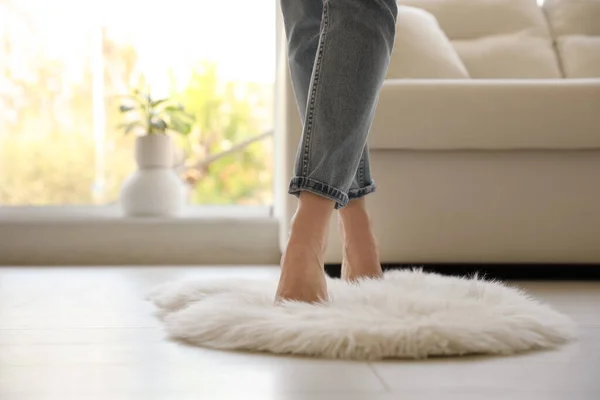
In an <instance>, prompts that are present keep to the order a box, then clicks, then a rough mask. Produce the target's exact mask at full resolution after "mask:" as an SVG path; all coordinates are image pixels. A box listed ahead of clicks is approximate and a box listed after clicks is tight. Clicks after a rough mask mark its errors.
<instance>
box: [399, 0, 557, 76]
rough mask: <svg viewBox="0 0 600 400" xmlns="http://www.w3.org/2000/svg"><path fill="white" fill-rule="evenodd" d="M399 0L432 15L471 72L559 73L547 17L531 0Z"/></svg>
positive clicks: (511, 74) (471, 73)
mask: <svg viewBox="0 0 600 400" xmlns="http://www.w3.org/2000/svg"><path fill="white" fill-rule="evenodd" d="M400 3H401V4H407V5H410V6H414V7H419V8H423V9H425V10H427V11H429V12H431V13H432V14H433V15H434V16H435V17H436V18H437V20H438V22H439V24H440V26H441V28H442V29H443V30H444V32H445V33H446V35H447V36H448V38H449V39H450V41H451V42H452V44H453V45H454V47H455V48H456V50H457V52H458V55H459V56H460V58H461V59H462V61H463V62H464V64H465V66H466V67H467V70H468V72H469V75H470V76H471V77H472V78H559V77H561V73H560V68H559V64H558V60H557V57H556V54H555V52H554V48H553V45H552V39H551V36H550V33H549V30H548V23H547V21H546V19H545V17H544V13H543V11H542V10H541V9H540V7H539V6H538V5H537V2H536V0H401V1H400ZM398 23H401V21H400V20H399V21H398Z"/></svg>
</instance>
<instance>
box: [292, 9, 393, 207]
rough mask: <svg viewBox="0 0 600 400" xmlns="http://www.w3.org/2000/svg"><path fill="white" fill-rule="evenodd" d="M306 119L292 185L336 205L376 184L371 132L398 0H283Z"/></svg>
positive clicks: (296, 190) (295, 82) (294, 73)
mask: <svg viewBox="0 0 600 400" xmlns="http://www.w3.org/2000/svg"><path fill="white" fill-rule="evenodd" d="M281 9H282V13H283V19H284V25H285V31H286V36H287V45H288V59H289V60H288V61H289V67H290V73H291V78H292V85H293V88H294V94H295V96H296V101H297V103H298V109H299V111H300V116H301V119H302V121H303V130H302V138H301V141H300V144H299V146H298V152H297V154H296V162H295V167H294V176H293V178H292V180H291V182H290V187H289V193H290V194H294V195H299V193H300V192H301V191H304V190H305V191H310V192H312V193H315V194H318V195H321V196H324V197H327V198H329V199H332V200H334V201H335V202H336V208H341V207H344V206H346V205H347V204H348V201H349V200H351V199H354V198H358V197H362V196H365V195H367V194H369V193H371V192H373V191H374V190H375V183H374V182H373V180H372V178H371V174H370V165H369V149H368V147H367V136H368V133H369V129H370V127H371V123H372V121H373V116H374V114H375V108H376V105H377V101H378V98H379V91H380V90H381V86H382V85H383V82H384V80H385V76H386V73H387V68H388V65H389V61H390V55H391V52H392V48H393V45H394V36H395V32H396V29H395V28H396V17H397V15H398V6H397V4H396V0H281Z"/></svg>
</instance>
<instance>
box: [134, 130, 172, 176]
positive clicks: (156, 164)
mask: <svg viewBox="0 0 600 400" xmlns="http://www.w3.org/2000/svg"><path fill="white" fill-rule="evenodd" d="M135 161H136V162H137V165H138V167H139V168H140V169H148V168H171V167H172V166H173V141H172V140H171V137H169V136H167V135H146V136H139V137H138V138H137V139H136V140H135Z"/></svg>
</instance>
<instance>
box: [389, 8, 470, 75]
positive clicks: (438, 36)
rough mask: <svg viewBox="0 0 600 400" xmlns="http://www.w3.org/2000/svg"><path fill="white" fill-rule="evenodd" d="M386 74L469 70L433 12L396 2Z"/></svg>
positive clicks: (459, 72) (457, 72) (458, 72)
mask: <svg viewBox="0 0 600 400" xmlns="http://www.w3.org/2000/svg"><path fill="white" fill-rule="evenodd" d="M387 77H388V78H390V79H395V78H417V79H418V78H468V77H469V74H468V72H467V69H466V68H465V66H464V64H463V62H462V61H461V59H460V58H459V57H458V54H456V50H454V48H453V47H452V44H451V43H450V41H449V40H448V38H447V37H446V34H445V33H444V32H443V31H442V30H441V29H440V27H439V25H438V23H437V21H436V19H435V17H434V16H433V15H431V14H430V13H428V12H427V11H424V10H421V9H418V8H414V7H404V6H400V7H399V8H398V24H396V40H395V43H394V50H393V53H392V57H391V60H390V66H389V69H388V74H387Z"/></svg>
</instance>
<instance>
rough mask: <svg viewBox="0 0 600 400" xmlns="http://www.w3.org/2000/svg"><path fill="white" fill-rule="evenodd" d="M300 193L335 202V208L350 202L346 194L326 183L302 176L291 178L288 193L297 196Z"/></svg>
mask: <svg viewBox="0 0 600 400" xmlns="http://www.w3.org/2000/svg"><path fill="white" fill-rule="evenodd" d="M302 191H307V192H311V193H314V194H316V195H319V196H322V197H325V198H328V199H330V200H333V201H335V208H342V207H345V206H346V205H347V204H348V201H349V200H350V199H349V197H348V195H347V194H346V193H344V192H342V191H341V190H339V189H337V188H335V187H333V186H331V185H328V184H326V183H323V182H319V181H317V180H314V179H311V178H307V177H304V176H296V177H294V178H292V180H291V182H290V188H289V190H288V193H289V194H293V195H295V196H299V195H300V192H302Z"/></svg>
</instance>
